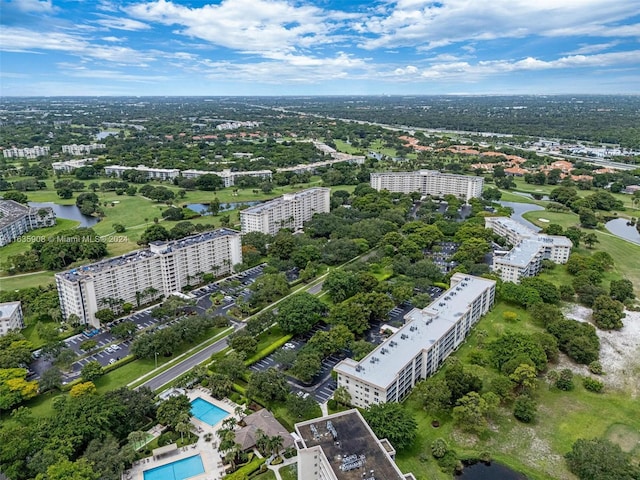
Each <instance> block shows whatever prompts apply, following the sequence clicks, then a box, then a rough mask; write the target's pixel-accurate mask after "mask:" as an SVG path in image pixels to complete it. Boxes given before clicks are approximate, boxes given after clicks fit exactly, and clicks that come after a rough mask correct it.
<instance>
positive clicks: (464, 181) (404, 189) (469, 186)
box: [371, 170, 484, 201]
mask: <svg viewBox="0 0 640 480" xmlns="http://www.w3.org/2000/svg"><path fill="white" fill-rule="evenodd" d="M483 186H484V178H482V177H471V176H468V175H454V174H452V173H441V172H438V171H436V170H418V171H416V172H378V173H372V174H371V188H374V189H376V190H378V191H380V190H388V191H390V192H400V193H412V192H419V193H420V194H421V195H423V196H424V195H432V196H434V197H443V196H444V195H455V196H456V197H458V198H464V199H465V200H466V201H468V200H469V199H471V198H479V197H480V196H481V195H482V188H483Z"/></svg>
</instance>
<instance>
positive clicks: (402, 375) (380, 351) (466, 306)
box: [334, 273, 496, 408]
mask: <svg viewBox="0 0 640 480" xmlns="http://www.w3.org/2000/svg"><path fill="white" fill-rule="evenodd" d="M495 286H496V282H495V281H494V280H489V279H486V278H481V277H475V276H473V275H466V274H463V273H456V274H454V275H453V276H452V277H451V287H450V288H449V290H447V291H446V292H444V293H443V294H442V296H441V297H440V298H438V299H437V300H435V301H434V302H432V303H431V304H430V305H428V306H427V307H425V308H423V309H419V308H414V309H413V310H411V311H410V312H409V313H407V315H405V317H404V318H405V324H404V325H403V326H402V327H401V328H399V329H398V331H397V332H395V333H394V334H393V335H391V336H390V337H389V338H388V339H387V340H385V341H384V342H383V343H382V344H380V345H379V346H378V347H376V349H375V350H373V351H372V352H371V353H369V354H368V355H367V356H366V357H364V358H363V359H362V360H360V361H359V362H356V361H355V360H353V359H351V358H347V359H345V360H342V361H341V362H340V363H338V364H337V365H336V366H335V367H334V371H335V372H336V373H337V374H338V386H339V387H345V388H346V389H347V391H348V392H349V394H350V395H351V404H352V405H353V406H354V407H362V408H366V407H367V406H369V405H371V404H376V403H384V402H399V401H401V400H403V399H404V398H405V397H406V396H407V395H408V394H409V393H410V392H411V390H412V389H413V387H414V386H415V384H416V383H417V382H418V381H419V380H422V379H424V378H427V377H429V376H430V375H433V374H434V373H436V372H437V371H438V369H439V368H440V366H441V365H442V364H443V363H444V361H445V360H446V359H447V357H448V356H449V355H450V354H451V353H452V352H453V351H454V350H456V349H457V348H458V347H459V346H460V344H461V343H462V342H463V341H464V340H465V338H466V337H467V335H468V334H469V332H470V331H471V328H472V327H473V326H474V325H475V324H476V323H477V322H478V321H479V320H480V318H481V317H482V316H483V315H484V314H485V313H487V312H488V311H489V310H490V309H491V307H492V306H493V303H494V299H495Z"/></svg>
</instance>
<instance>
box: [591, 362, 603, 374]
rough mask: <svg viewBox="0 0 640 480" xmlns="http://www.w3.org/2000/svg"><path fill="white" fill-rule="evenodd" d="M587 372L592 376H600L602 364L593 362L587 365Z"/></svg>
mask: <svg viewBox="0 0 640 480" xmlns="http://www.w3.org/2000/svg"><path fill="white" fill-rule="evenodd" d="M589 371H590V372H591V373H593V374H594V375H602V372H603V370H602V364H601V363H600V362H599V361H597V360H595V361H593V362H591V363H590V364H589Z"/></svg>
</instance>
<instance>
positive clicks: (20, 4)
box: [0, 0, 55, 14]
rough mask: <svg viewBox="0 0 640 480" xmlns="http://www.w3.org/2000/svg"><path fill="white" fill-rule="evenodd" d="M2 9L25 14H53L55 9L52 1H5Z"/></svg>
mask: <svg viewBox="0 0 640 480" xmlns="http://www.w3.org/2000/svg"><path fill="white" fill-rule="evenodd" d="M0 5H1V6H2V8H7V7H10V8H14V9H16V10H18V11H20V12H23V13H39V14H42V13H53V12H54V10H55V7H54V6H53V4H52V2H51V0H11V1H7V0H3V1H2V3H0Z"/></svg>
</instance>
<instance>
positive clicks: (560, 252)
mask: <svg viewBox="0 0 640 480" xmlns="http://www.w3.org/2000/svg"><path fill="white" fill-rule="evenodd" d="M485 226H486V227H487V228H491V229H492V230H493V231H494V232H495V233H497V234H498V235H500V236H501V237H504V238H505V239H506V240H507V241H508V242H509V243H510V244H511V245H513V248H512V249H511V250H510V251H509V252H507V253H506V254H505V255H503V256H499V255H494V257H493V265H492V267H491V268H492V270H493V271H494V272H498V273H500V278H501V279H502V281H503V282H513V283H520V280H521V279H522V278H524V277H532V276H534V275H537V274H538V273H539V272H540V269H541V268H542V260H544V259H548V260H551V261H552V262H554V263H567V260H569V255H570V254H571V247H572V246H573V244H572V243H571V240H569V239H568V238H567V237H563V236H560V235H546V234H544V233H538V232H537V231H535V230H534V229H532V228H529V227H527V226H526V225H523V224H521V223H519V222H516V221H515V220H513V219H511V218H508V217H486V218H485Z"/></svg>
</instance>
